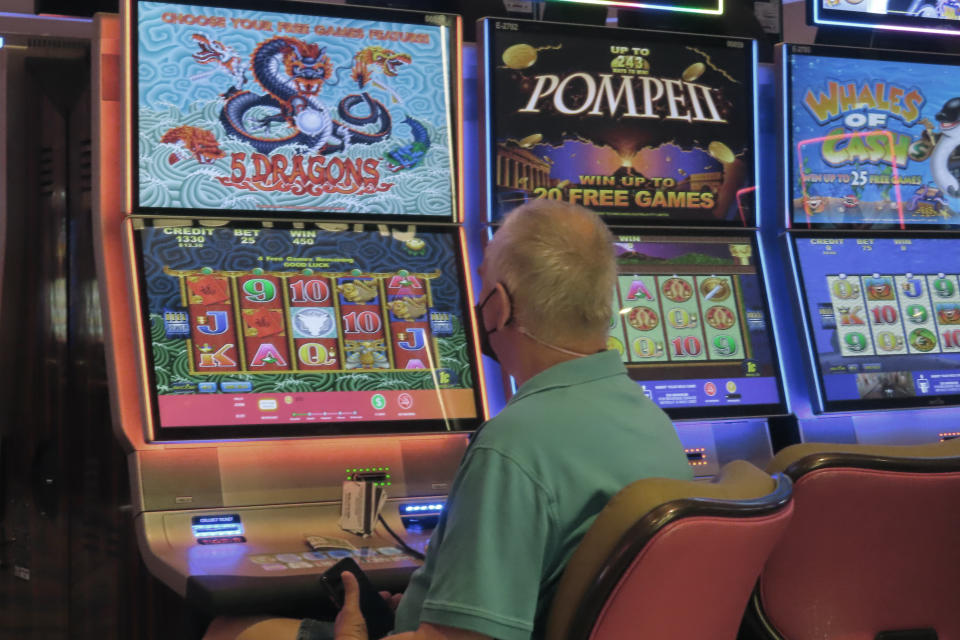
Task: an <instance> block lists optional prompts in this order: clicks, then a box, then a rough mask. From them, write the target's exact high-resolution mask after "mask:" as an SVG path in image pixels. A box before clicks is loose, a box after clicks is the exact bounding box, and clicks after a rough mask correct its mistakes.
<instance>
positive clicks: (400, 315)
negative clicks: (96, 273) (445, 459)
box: [134, 221, 481, 438]
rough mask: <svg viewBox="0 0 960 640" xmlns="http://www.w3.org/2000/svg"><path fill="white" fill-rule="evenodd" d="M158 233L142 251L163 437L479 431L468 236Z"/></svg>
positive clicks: (289, 230)
mask: <svg viewBox="0 0 960 640" xmlns="http://www.w3.org/2000/svg"><path fill="white" fill-rule="evenodd" d="M139 222H140V221H136V222H135V223H134V225H135V226H141V225H139ZM148 225H149V223H148V224H147V225H143V228H140V229H139V230H137V231H136V232H135V241H136V245H137V247H138V254H139V261H140V295H141V310H142V313H143V315H144V321H145V325H146V327H147V330H148V331H149V336H148V339H147V340H148V351H149V355H150V363H149V374H150V376H151V382H152V392H153V394H154V398H153V399H154V401H155V402H154V411H155V419H157V420H158V424H159V427H160V434H159V435H160V437H161V438H164V437H173V438H177V437H190V438H196V437H206V436H207V434H208V435H209V436H210V437H227V436H226V435H225V433H227V432H229V433H230V435H236V436H249V435H263V436H268V435H269V436H273V435H284V434H294V435H295V434H306V433H310V434H325V433H331V434H334V433H356V432H377V431H383V430H389V431H396V430H408V431H410V430H437V429H450V428H471V427H473V426H476V424H477V423H478V418H479V416H480V415H481V411H480V408H479V399H478V395H477V393H475V390H474V380H475V375H476V374H475V359H474V356H472V353H473V351H472V341H471V340H469V339H468V336H469V335H470V331H471V329H470V326H469V321H468V320H466V318H467V316H466V315H465V309H466V302H465V294H464V290H465V289H464V287H465V284H464V283H463V280H462V270H461V268H460V264H459V263H460V258H459V256H460V252H459V248H458V244H457V243H458V236H457V232H456V231H452V232H442V231H432V232H431V231H426V230H423V229H419V228H417V227H413V226H402V227H396V228H390V227H387V226H376V225H350V226H349V227H348V226H347V225H329V224H328V225H316V226H310V225H304V224H302V223H298V224H296V225H295V226H288V227H284V226H282V223H273V225H272V226H270V227H267V226H262V225H260V224H257V223H249V224H241V223H231V224H229V225H226V224H223V223H220V226H201V225H199V224H197V225H193V226H148ZM387 422H389V423H390V424H389V425H384V424H383V423H387ZM378 423H379V424H378ZM205 427H206V428H207V429H203V428H205Z"/></svg>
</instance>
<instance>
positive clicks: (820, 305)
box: [796, 237, 960, 408]
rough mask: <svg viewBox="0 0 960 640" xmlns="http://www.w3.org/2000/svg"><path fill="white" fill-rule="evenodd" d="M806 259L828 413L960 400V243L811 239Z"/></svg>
mask: <svg viewBox="0 0 960 640" xmlns="http://www.w3.org/2000/svg"><path fill="white" fill-rule="evenodd" d="M796 253H797V260H798V263H799V268H800V276H801V279H802V285H803V294H804V298H805V301H806V302H805V306H806V312H807V314H808V320H809V322H810V332H811V334H812V336H813V342H814V347H815V353H814V355H815V357H816V363H817V367H818V374H819V376H820V378H821V382H822V386H823V394H824V399H825V401H826V402H827V403H828V407H827V408H830V406H835V407H837V408H847V407H856V406H861V407H862V406H874V407H877V406H882V405H884V404H888V403H889V404H914V405H916V404H942V403H944V402H945V401H948V400H949V401H956V400H957V399H960V240H958V239H956V238H889V237H888V238H880V237H877V238H874V237H835V238H830V237H827V238H806V237H801V238H797V239H796ZM950 396H954V397H953V398H949V397H950ZM831 403H832V405H831Z"/></svg>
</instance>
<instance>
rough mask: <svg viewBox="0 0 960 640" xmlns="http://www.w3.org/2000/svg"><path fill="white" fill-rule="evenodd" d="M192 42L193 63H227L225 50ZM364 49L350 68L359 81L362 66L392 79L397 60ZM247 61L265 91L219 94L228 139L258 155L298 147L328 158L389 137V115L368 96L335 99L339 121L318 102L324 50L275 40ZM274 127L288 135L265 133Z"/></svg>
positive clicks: (324, 76)
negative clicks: (194, 50)
mask: <svg viewBox="0 0 960 640" xmlns="http://www.w3.org/2000/svg"><path fill="white" fill-rule="evenodd" d="M197 41H198V42H199V43H200V52H198V53H197V54H195V59H196V56H198V55H199V56H201V58H202V59H203V60H200V59H198V61H203V63H207V62H212V61H215V60H219V62H220V64H226V63H227V62H226V60H225V58H226V56H227V55H228V54H229V51H226V49H227V48H226V47H223V46H222V45H220V47H217V46H216V45H215V44H214V43H210V41H209V40H206V39H201V38H197ZM368 49H369V47H368ZM224 51H226V52H224ZM364 51H366V49H364V50H362V51H361V52H359V53H358V54H357V56H355V58H357V57H363V58H364V59H366V58H367V57H370V58H371V60H370V62H362V61H361V62H359V63H356V64H355V65H354V71H355V72H356V69H358V68H360V69H362V72H358V73H359V75H360V77H362V78H365V80H364V83H365V82H366V79H369V75H370V72H369V70H368V69H367V67H368V66H369V65H372V64H380V65H381V66H382V68H383V69H384V72H385V73H386V72H387V71H388V70H390V72H391V73H392V74H393V75H395V72H394V71H393V68H394V67H395V66H396V64H397V62H391V60H392V58H390V57H389V56H388V57H387V58H386V59H385V60H383V61H380V60H379V58H376V57H371V56H367V55H366V54H364ZM384 51H387V50H384ZM395 57H399V58H403V57H404V56H402V55H401V56H395ZM250 61H251V63H250V68H251V72H252V75H253V78H254V80H256V82H257V84H259V85H260V87H261V88H262V89H263V90H264V91H265V92H266V93H264V94H258V93H254V92H252V91H248V90H241V89H238V88H237V87H236V86H234V87H233V88H231V89H230V90H229V91H228V92H227V93H226V94H225V96H224V97H225V102H224V105H223V110H222V111H221V113H220V122H221V123H222V124H223V126H224V129H225V130H226V132H227V134H228V135H230V136H231V137H233V138H236V139H238V140H240V141H242V142H246V143H248V144H250V145H251V146H253V147H254V148H255V149H256V150H257V151H259V152H260V153H270V152H272V151H273V150H274V149H276V148H278V147H280V146H283V145H288V144H299V145H302V146H305V147H307V148H308V149H310V150H311V151H314V152H316V153H319V154H330V153H337V152H340V151H343V149H344V148H345V147H346V146H347V145H348V144H352V143H361V144H371V143H374V142H377V141H379V140H383V139H386V138H388V137H389V136H390V131H391V126H392V123H391V118H390V114H389V112H388V111H387V109H386V107H385V106H384V105H383V104H382V103H380V102H379V101H378V100H376V99H374V98H372V97H371V96H370V94H369V93H367V92H365V91H364V92H362V93H359V94H350V95H348V96H346V97H344V98H343V99H342V100H340V102H339V104H338V105H337V107H336V116H337V117H338V118H339V120H337V119H335V118H334V117H333V114H332V113H331V111H332V110H331V109H330V108H328V107H327V105H325V104H324V103H323V102H322V101H321V100H320V98H319V95H320V92H321V90H322V89H323V86H324V83H326V82H328V81H330V80H331V79H332V78H333V76H334V67H333V62H332V61H331V60H330V57H329V56H328V55H327V53H326V48H325V47H321V46H319V45H317V44H311V43H306V42H304V41H302V40H298V39H296V38H290V37H287V36H277V37H274V38H271V39H269V40H265V41H264V42H262V43H260V44H259V45H258V46H257V48H256V49H255V50H254V52H253V54H252V55H251V57H250ZM400 61H402V60H400ZM388 75H389V74H388ZM358 83H359V84H360V88H361V89H362V88H363V84H364V83H360V81H359V80H358ZM360 105H364V106H365V110H364V111H365V114H366V115H357V114H356V110H357V107H358V106H360ZM274 124H285V125H286V126H287V127H288V129H289V132H288V133H286V134H285V135H279V136H277V135H269V133H270V130H271V128H272V126H273V125H274ZM350 125H353V126H360V127H368V128H374V129H375V131H373V132H369V131H362V130H359V129H355V128H352V127H351V126H350Z"/></svg>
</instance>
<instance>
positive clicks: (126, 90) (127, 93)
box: [120, 0, 136, 213]
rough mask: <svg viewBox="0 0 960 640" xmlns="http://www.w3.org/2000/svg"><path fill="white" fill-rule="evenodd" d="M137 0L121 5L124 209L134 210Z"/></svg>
mask: <svg viewBox="0 0 960 640" xmlns="http://www.w3.org/2000/svg"><path fill="white" fill-rule="evenodd" d="M134 2H136V0H124V2H123V4H122V6H121V13H122V15H121V20H122V22H123V30H122V32H121V35H120V38H121V47H122V48H123V71H122V78H123V90H122V95H123V104H122V106H121V113H122V114H123V143H122V144H123V200H122V202H123V211H124V213H132V212H133V187H132V184H133V171H134V168H133V114H132V113H131V109H132V108H133V106H132V105H133V104H134V102H133V95H132V93H131V92H132V90H133V38H134V27H133V3H134Z"/></svg>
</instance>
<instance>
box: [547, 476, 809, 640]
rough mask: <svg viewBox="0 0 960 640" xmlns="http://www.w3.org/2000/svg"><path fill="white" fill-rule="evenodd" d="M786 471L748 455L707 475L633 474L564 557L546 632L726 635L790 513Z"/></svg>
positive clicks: (603, 639)
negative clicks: (770, 470) (706, 478)
mask: <svg viewBox="0 0 960 640" xmlns="http://www.w3.org/2000/svg"><path fill="white" fill-rule="evenodd" d="M792 509H793V506H792V503H791V501H790V480H789V479H788V478H787V477H786V476H783V475H778V476H775V477H770V476H768V475H767V474H766V473H764V472H763V471H761V470H760V469H758V468H756V467H754V466H753V465H751V464H750V463H749V462H745V461H743V460H738V461H735V462H731V463H729V464H728V465H726V466H724V468H723V469H722V471H721V473H720V475H719V477H718V478H717V480H716V481H715V482H712V483H705V482H692V481H681V480H670V479H664V478H647V479H643V480H639V481H637V482H635V483H633V484H631V485H630V486H628V487H626V488H625V489H623V490H622V491H620V492H619V493H617V494H616V495H615V496H614V497H613V498H612V499H611V500H610V503H609V504H608V505H607V506H606V508H605V509H604V510H603V511H601V512H600V515H599V516H597V519H596V521H595V522H594V524H593V525H592V526H591V527H590V529H589V530H588V531H587V534H586V536H584V539H583V541H582V542H581V543H580V545H579V546H578V547H577V549H576V550H575V551H574V553H573V555H572V556H571V558H570V562H569V564H568V565H567V568H566V569H565V571H564V573H563V575H562V576H561V578H560V582H559V584H558V586H557V592H556V595H555V596H554V599H553V602H552V603H551V606H550V611H549V612H548V617H547V627H546V637H547V638H549V639H550V640H587V639H588V638H589V639H591V640H620V639H623V638H649V639H656V640H661V639H664V638H669V639H670V640H694V639H696V640H702V639H703V638H711V639H717V640H723V639H725V638H730V639H732V638H735V637H736V633H737V627H738V626H739V624H740V620H741V618H742V616H743V610H744V608H745V607H746V605H747V601H748V600H749V597H750V591H751V589H752V588H753V585H754V584H755V583H756V580H757V576H758V574H759V573H760V569H761V567H762V566H763V563H764V561H765V560H766V558H767V554H768V553H769V551H770V549H771V548H773V545H774V543H775V542H776V541H777V539H779V537H780V535H781V534H782V533H783V532H784V530H785V529H786V527H787V523H788V521H789V520H790V516H791V513H792Z"/></svg>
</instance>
